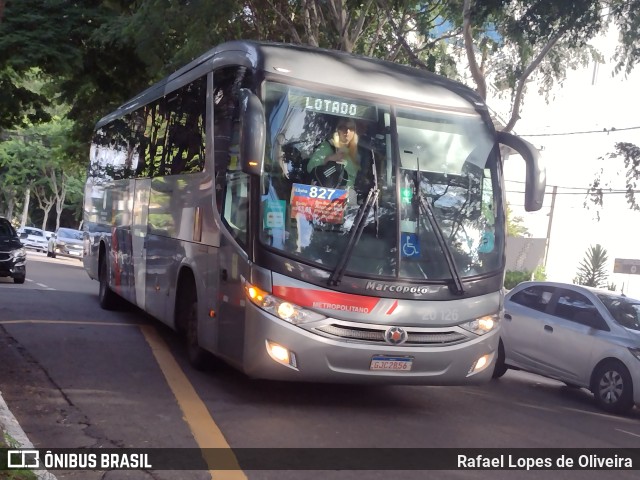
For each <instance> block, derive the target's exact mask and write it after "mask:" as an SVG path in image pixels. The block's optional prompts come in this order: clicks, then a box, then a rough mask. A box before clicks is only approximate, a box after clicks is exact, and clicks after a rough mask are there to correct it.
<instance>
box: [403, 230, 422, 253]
mask: <svg viewBox="0 0 640 480" xmlns="http://www.w3.org/2000/svg"><path fill="white" fill-rule="evenodd" d="M400 243H401V244H402V256H403V257H407V258H412V257H419V256H420V240H419V239H418V235H416V234H415V233H405V232H402V233H401V234H400Z"/></svg>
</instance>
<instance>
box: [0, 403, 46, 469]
mask: <svg viewBox="0 0 640 480" xmlns="http://www.w3.org/2000/svg"><path fill="white" fill-rule="evenodd" d="M5 434H6V435H8V436H9V438H10V439H12V440H14V441H15V442H16V443H17V444H18V445H19V447H18V448H33V444H32V443H31V441H30V440H29V438H27V435H26V434H25V433H24V430H22V427H21V426H20V424H19V423H18V421H17V420H16V417H14V416H13V414H12V413H11V410H9V407H8V406H7V403H6V402H5V401H4V398H2V392H0V436H1V438H3V439H4V438H5ZM34 473H35V474H36V476H37V477H38V479H39V480H57V479H56V477H55V476H54V475H53V474H52V473H49V472H47V471H46V470H34ZM0 474H1V473H0Z"/></svg>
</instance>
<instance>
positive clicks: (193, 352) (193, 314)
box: [178, 287, 209, 370]
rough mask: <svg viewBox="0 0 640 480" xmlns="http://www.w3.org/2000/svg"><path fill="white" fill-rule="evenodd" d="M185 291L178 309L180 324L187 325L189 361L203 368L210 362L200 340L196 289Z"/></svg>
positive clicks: (186, 335)
mask: <svg viewBox="0 0 640 480" xmlns="http://www.w3.org/2000/svg"><path fill="white" fill-rule="evenodd" d="M194 289H195V287H194ZM183 292H184V290H183ZM184 293H185V297H184V298H183V299H181V301H180V304H181V305H180V308H179V311H178V315H179V316H180V318H178V324H179V325H184V327H185V338H186V346H187V358H188V359H189V363H190V364H191V365H192V366H193V367H194V368H196V369H197V370H202V369H204V367H205V366H206V364H207V363H208V359H209V355H208V353H207V351H206V350H204V349H203V348H202V347H200V344H199V342H198V299H197V297H196V293H195V291H194V290H190V291H189V293H187V292H184Z"/></svg>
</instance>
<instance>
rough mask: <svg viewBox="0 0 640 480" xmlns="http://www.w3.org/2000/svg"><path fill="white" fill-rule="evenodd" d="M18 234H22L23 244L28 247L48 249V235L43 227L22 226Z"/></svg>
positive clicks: (38, 249) (41, 249) (42, 250)
mask: <svg viewBox="0 0 640 480" xmlns="http://www.w3.org/2000/svg"><path fill="white" fill-rule="evenodd" d="M25 233H26V236H25V235H24V234H25ZM18 235H20V241H21V242H22V244H23V245H24V246H25V247H27V248H33V249H35V250H36V251H38V252H44V251H45V250H46V249H47V237H46V235H45V234H44V230H42V229H41V228H35V227H22V228H19V229H18Z"/></svg>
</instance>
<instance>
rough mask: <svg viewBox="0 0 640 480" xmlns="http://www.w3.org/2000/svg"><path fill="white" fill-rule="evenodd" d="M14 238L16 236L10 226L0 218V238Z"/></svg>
mask: <svg viewBox="0 0 640 480" xmlns="http://www.w3.org/2000/svg"><path fill="white" fill-rule="evenodd" d="M15 236H16V232H15V230H14V229H13V227H12V226H11V224H10V223H9V222H8V221H7V220H5V219H4V218H0V237H2V238H11V237H15Z"/></svg>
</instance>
